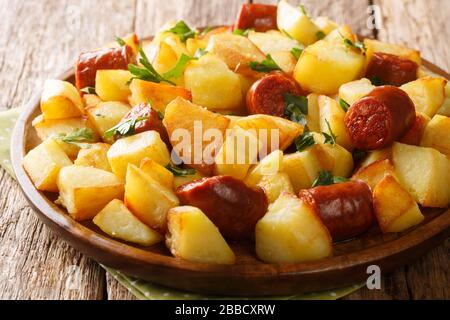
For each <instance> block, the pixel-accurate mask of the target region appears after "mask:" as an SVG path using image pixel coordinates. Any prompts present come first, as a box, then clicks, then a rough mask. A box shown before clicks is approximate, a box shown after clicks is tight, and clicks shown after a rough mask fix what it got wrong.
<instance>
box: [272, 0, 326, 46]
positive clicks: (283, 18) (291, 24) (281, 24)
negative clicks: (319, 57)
mask: <svg viewBox="0 0 450 320" xmlns="http://www.w3.org/2000/svg"><path fill="white" fill-rule="evenodd" d="M277 18H278V19H277V22H278V29H280V30H281V31H284V32H286V33H287V34H289V36H291V37H292V38H294V39H295V40H297V41H299V42H300V43H302V44H304V45H306V46H308V45H310V44H313V43H314V42H316V41H317V40H318V39H317V33H318V32H319V31H320V29H319V27H318V26H317V25H316V24H315V23H314V22H313V21H312V20H311V19H310V18H309V17H308V15H307V14H305V13H304V12H303V11H302V10H300V8H295V7H293V6H292V5H291V4H289V3H288V2H286V1H280V2H279V3H278V16H277Z"/></svg>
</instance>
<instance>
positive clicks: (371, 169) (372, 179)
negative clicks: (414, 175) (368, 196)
mask: <svg viewBox="0 0 450 320" xmlns="http://www.w3.org/2000/svg"><path fill="white" fill-rule="evenodd" d="M387 175H391V176H395V170H394V166H393V165H392V161H391V160H389V159H385V160H378V161H375V162H374V163H371V164H370V165H368V166H367V167H363V168H361V169H359V170H358V171H357V172H356V173H355V174H354V175H353V176H352V180H361V181H364V182H365V183H367V185H368V186H369V187H370V189H371V190H374V189H375V187H376V185H377V184H378V183H379V182H380V181H381V180H382V179H383V178H384V177H385V176H387Z"/></svg>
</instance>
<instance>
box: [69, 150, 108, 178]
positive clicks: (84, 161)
mask: <svg viewBox="0 0 450 320" xmlns="http://www.w3.org/2000/svg"><path fill="white" fill-rule="evenodd" d="M109 147H110V145H109V144H107V143H94V144H91V145H90V147H89V148H88V149H81V150H80V152H79V153H78V157H77V159H76V160H75V162H74V164H75V165H77V166H84V167H94V168H97V169H101V170H105V171H109V172H112V170H111V166H110V165H109V161H108V155H107V154H108V150H109Z"/></svg>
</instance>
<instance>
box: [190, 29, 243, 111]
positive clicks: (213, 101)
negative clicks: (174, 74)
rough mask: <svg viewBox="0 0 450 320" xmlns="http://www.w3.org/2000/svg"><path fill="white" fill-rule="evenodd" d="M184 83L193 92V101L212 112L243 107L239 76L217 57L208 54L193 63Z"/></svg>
mask: <svg viewBox="0 0 450 320" xmlns="http://www.w3.org/2000/svg"><path fill="white" fill-rule="evenodd" d="M237 37H240V36H237ZM240 38H244V37H240ZM244 39H245V38H244ZM184 82H185V86H186V88H187V89H189V90H191V92H192V101H193V102H194V103H195V104H198V105H200V106H202V107H205V108H207V109H209V110H211V111H224V110H226V111H231V110H236V109H239V108H240V107H241V105H242V101H243V100H242V94H241V92H242V89H241V80H240V78H239V76H238V75H237V74H235V73H234V72H233V71H231V70H230V69H228V67H227V65H226V64H225V62H223V61H222V60H221V59H219V58H218V57H217V56H215V55H211V54H206V55H204V56H203V57H201V58H200V59H199V60H198V61H191V63H190V64H189V65H188V66H187V67H186V70H185V73H184Z"/></svg>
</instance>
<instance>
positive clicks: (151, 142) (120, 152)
mask: <svg viewBox="0 0 450 320" xmlns="http://www.w3.org/2000/svg"><path fill="white" fill-rule="evenodd" d="M144 158H150V159H152V160H154V161H155V162H157V163H159V164H160V165H162V166H166V165H167V164H169V161H170V154H169V150H167V146H166V144H165V143H164V142H163V141H162V140H161V137H160V136H159V133H158V132H156V131H145V132H142V133H139V134H136V135H133V136H129V137H125V138H122V139H119V140H117V141H116V142H115V143H114V144H113V145H112V146H111V148H110V149H109V150H108V160H109V164H110V165H111V169H112V172H113V173H114V174H115V175H116V176H117V177H118V178H119V179H122V180H123V179H125V175H126V172H127V167H128V164H130V163H131V164H134V165H137V166H138V165H140V163H141V161H142V159H144Z"/></svg>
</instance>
